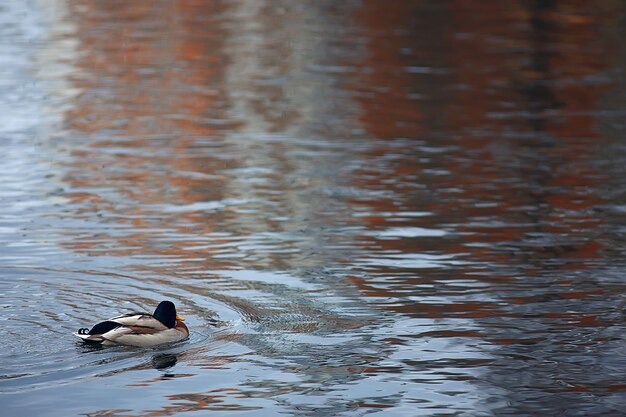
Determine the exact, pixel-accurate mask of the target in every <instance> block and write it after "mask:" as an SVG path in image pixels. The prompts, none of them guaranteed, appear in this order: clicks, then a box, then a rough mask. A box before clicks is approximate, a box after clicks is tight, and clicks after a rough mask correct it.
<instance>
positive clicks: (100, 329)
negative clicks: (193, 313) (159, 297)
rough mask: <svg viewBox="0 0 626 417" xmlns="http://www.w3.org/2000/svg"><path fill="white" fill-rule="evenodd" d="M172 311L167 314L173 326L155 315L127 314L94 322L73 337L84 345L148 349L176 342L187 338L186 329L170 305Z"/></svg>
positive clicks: (187, 332)
mask: <svg viewBox="0 0 626 417" xmlns="http://www.w3.org/2000/svg"><path fill="white" fill-rule="evenodd" d="M165 303H169V302H165ZM162 304H163V303H162ZM170 304H171V303H170ZM160 306H161V304H160V305H159V307H157V310H156V311H155V315H157V314H158V312H159V308H160ZM172 309H173V310H172V311H173V313H171V314H173V315H174V317H175V318H174V317H169V318H170V321H169V322H170V323H171V324H173V327H168V326H166V325H165V324H163V322H162V321H161V320H159V319H157V318H156V317H155V315H151V314H147V313H130V314H124V315H121V316H117V317H113V318H110V319H108V320H106V321H103V322H101V323H98V324H96V325H95V326H94V327H93V328H92V329H91V330H90V331H87V329H80V330H79V331H78V332H76V333H74V335H75V336H77V337H79V338H81V339H83V340H84V341H85V342H88V343H93V344H98V345H101V346H114V345H127V346H141V347H148V346H156V345H161V344H164V343H172V342H177V341H179V340H183V339H185V338H187V337H188V336H189V329H188V328H187V326H185V323H183V322H182V320H184V319H183V318H182V317H180V316H178V315H176V310H175V309H174V307H173V304H172ZM159 317H160V315H159ZM166 322H167V321H166Z"/></svg>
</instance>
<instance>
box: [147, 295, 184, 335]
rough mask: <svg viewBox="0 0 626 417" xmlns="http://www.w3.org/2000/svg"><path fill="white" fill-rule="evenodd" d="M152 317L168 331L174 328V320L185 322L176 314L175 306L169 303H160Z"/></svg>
mask: <svg viewBox="0 0 626 417" xmlns="http://www.w3.org/2000/svg"><path fill="white" fill-rule="evenodd" d="M152 316H154V318H155V319H157V320H158V321H160V322H161V323H163V324H164V325H165V326H167V327H169V328H170V329H172V328H174V327H176V320H180V321H183V320H185V319H184V318H182V317H180V316H179V315H178V314H176V306H175V305H174V303H173V302H171V301H161V302H160V303H159V305H158V306H157V308H156V310H154V314H153V315H152Z"/></svg>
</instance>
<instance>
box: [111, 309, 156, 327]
mask: <svg viewBox="0 0 626 417" xmlns="http://www.w3.org/2000/svg"><path fill="white" fill-rule="evenodd" d="M108 321H113V322H115V323H119V324H121V325H122V326H129V327H146V328H148V329H154V330H165V329H167V326H165V325H164V324H163V323H161V322H160V321H158V320H157V319H155V318H154V317H152V316H151V315H150V314H143V313H135V314H124V315H122V316H117V317H113V318H111V319H109V320H108Z"/></svg>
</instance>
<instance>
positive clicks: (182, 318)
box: [170, 314, 185, 321]
mask: <svg viewBox="0 0 626 417" xmlns="http://www.w3.org/2000/svg"><path fill="white" fill-rule="evenodd" d="M170 317H171V316H170ZM176 320H180V321H185V318H184V317H181V316H179V315H178V314H177V315H176Z"/></svg>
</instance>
